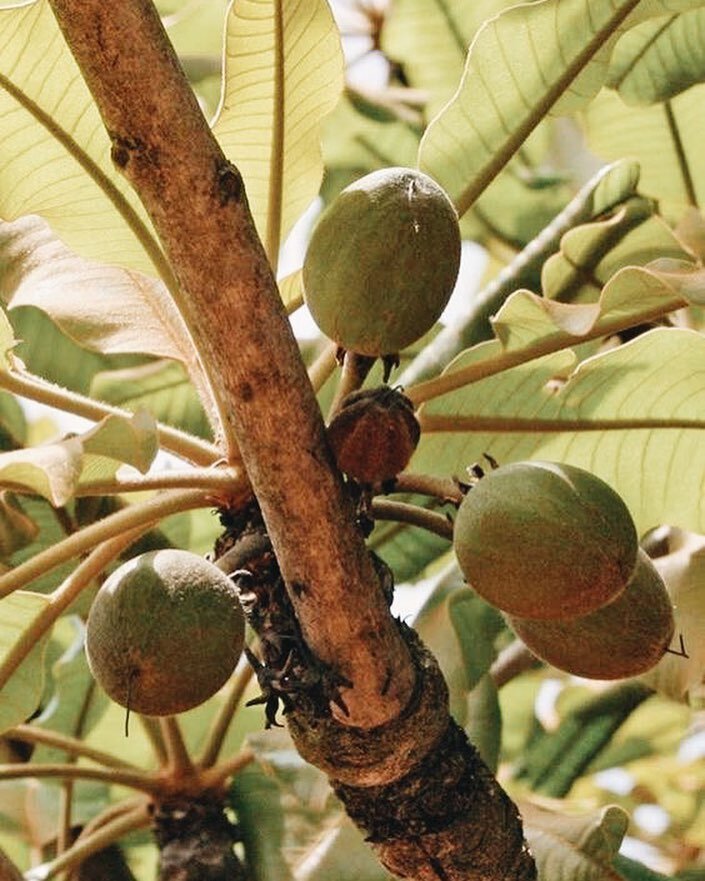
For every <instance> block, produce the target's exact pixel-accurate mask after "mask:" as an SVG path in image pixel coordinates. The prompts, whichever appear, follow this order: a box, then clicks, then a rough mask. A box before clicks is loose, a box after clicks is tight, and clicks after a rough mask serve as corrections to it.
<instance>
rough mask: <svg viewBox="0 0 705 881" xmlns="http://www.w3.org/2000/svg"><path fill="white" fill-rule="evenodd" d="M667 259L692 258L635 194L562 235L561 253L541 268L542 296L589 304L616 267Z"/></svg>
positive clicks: (651, 208) (613, 273)
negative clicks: (611, 211) (601, 217)
mask: <svg viewBox="0 0 705 881" xmlns="http://www.w3.org/2000/svg"><path fill="white" fill-rule="evenodd" d="M665 258H668V259H672V260H683V261H688V260H691V259H692V255H691V254H689V253H688V252H687V251H685V250H684V249H683V246H682V244H681V243H680V242H679V241H678V239H677V238H676V237H675V235H674V234H673V233H672V232H671V230H670V229H669V227H668V226H667V225H666V224H665V223H664V222H663V220H661V218H659V217H658V216H656V215H654V213H653V206H652V204H651V203H650V202H649V201H648V200H647V199H643V198H641V197H638V196H635V197H632V198H631V199H629V200H628V201H627V202H626V203H624V204H623V205H622V206H620V207H619V209H618V210H617V211H615V212H614V214H613V215H612V216H611V217H609V218H607V219H605V220H599V221H595V222H593V223H588V224H584V225H582V226H578V227H575V228H574V229H572V230H570V231H569V232H567V233H566V234H565V235H564V236H563V238H562V239H561V243H560V250H559V251H558V252H557V253H556V254H554V255H553V256H551V257H549V259H548V260H547V261H546V262H545V263H544V265H543V269H542V271H541V282H542V289H543V293H544V295H545V296H547V297H551V298H552V299H555V300H561V301H562V302H572V303H575V302H590V301H592V300H595V299H597V298H598V297H599V295H600V293H601V291H602V288H603V287H604V285H606V284H607V282H608V281H609V280H610V279H611V278H612V276H613V275H615V273H616V272H617V271H618V270H619V269H622V268H623V267H625V266H644V265H646V264H648V263H650V262H651V261H653V260H656V259H665Z"/></svg>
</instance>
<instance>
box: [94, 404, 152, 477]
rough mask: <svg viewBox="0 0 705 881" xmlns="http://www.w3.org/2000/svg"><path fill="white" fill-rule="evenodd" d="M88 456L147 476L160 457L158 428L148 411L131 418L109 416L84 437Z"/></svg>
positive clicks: (141, 411)
mask: <svg viewBox="0 0 705 881" xmlns="http://www.w3.org/2000/svg"><path fill="white" fill-rule="evenodd" d="M80 437H81V441H82V442H83V450H84V452H85V453H87V454H89V455H93V456H100V457H102V458H107V459H112V460H113V461H115V462H118V463H124V464H127V465H132V466H133V467H134V468H137V469H138V470H139V471H141V472H142V473H143V474H145V473H146V472H147V471H148V470H149V468H150V465H151V464H152V462H153V461H154V457H155V456H156V454H157V450H158V448H159V443H158V440H157V425H156V422H155V421H154V417H153V416H152V415H151V413H149V412H148V411H147V410H144V409H140V410H138V411H137V412H136V413H135V414H134V416H131V417H130V418H129V419H127V418H125V417H124V416H106V417H105V418H104V419H101V421H100V422H99V423H98V424H97V425H96V426H95V427H94V428H92V429H91V430H90V431H87V432H85V433H84V434H82V435H81V436H80Z"/></svg>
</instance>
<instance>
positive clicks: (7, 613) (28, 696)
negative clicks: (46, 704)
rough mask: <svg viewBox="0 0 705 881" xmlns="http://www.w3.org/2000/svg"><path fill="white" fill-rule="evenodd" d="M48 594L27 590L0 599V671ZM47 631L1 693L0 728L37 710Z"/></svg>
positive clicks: (39, 612) (41, 688) (21, 719)
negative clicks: (43, 594)
mask: <svg viewBox="0 0 705 881" xmlns="http://www.w3.org/2000/svg"><path fill="white" fill-rule="evenodd" d="M48 602H49V601H48V600H47V598H46V597H45V596H42V595H41V594H37V593H30V592H29V591H26V590H18V591H15V593H13V594H12V595H10V596H8V597H5V598H4V599H1V600H0V672H2V671H3V670H4V668H5V664H6V663H7V661H8V660H9V657H8V656H9V655H10V653H11V652H12V650H13V649H14V648H15V647H16V645H17V643H18V642H19V641H20V640H21V639H23V638H26V637H25V634H26V632H27V631H28V629H29V628H30V627H31V626H32V624H33V623H34V621H35V620H36V619H37V618H38V617H40V616H41V615H42V614H43V613H44V611H45V609H46V608H47V605H48ZM48 640H49V634H45V635H44V636H43V637H42V638H41V639H40V640H39V641H38V642H37V643H36V644H35V645H34V647H33V648H32V649H31V651H30V652H29V654H28V655H27V656H26V657H25V659H24V660H23V661H22V663H21V664H20V665H19V666H18V667H17V669H16V670H15V671H14V672H13V673H12V675H11V676H10V678H9V679H8V680H7V683H6V684H5V686H4V687H3V689H2V693H0V731H6V730H7V729H8V728H11V727H12V726H13V725H18V724H20V723H21V722H24V721H25V720H26V719H28V718H29V717H30V716H31V715H32V713H33V712H34V711H35V710H36V708H37V706H38V704H39V700H40V698H41V696H42V690H43V688H44V652H45V650H46V647H47V643H48Z"/></svg>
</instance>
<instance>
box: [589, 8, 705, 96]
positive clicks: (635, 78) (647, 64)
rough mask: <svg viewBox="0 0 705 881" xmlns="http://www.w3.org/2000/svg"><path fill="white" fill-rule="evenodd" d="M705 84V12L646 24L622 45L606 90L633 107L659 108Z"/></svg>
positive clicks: (631, 33) (616, 51) (615, 53)
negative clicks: (655, 105) (696, 86)
mask: <svg viewBox="0 0 705 881" xmlns="http://www.w3.org/2000/svg"><path fill="white" fill-rule="evenodd" d="M703 80H705V10H703V9H692V10H690V11H689V12H683V13H681V14H680V15H669V16H664V17H660V18H655V19H652V20H650V21H645V22H643V23H642V24H640V25H637V26H636V27H635V28H632V29H631V30H629V31H627V33H626V34H625V35H624V36H623V37H622V39H621V40H620V41H619V42H618V43H617V46H616V47H615V50H614V53H613V55H612V61H611V63H610V69H609V74H608V76H607V81H606V85H608V86H610V88H612V89H617V90H618V92H619V94H620V95H621V96H622V98H623V99H624V100H625V101H626V102H627V104H653V103H655V102H656V101H664V100H666V99H667V98H672V97H673V96H674V95H677V94H678V93H679V92H683V91H684V90H685V89H687V88H689V87H690V86H692V85H695V83H701V82H703Z"/></svg>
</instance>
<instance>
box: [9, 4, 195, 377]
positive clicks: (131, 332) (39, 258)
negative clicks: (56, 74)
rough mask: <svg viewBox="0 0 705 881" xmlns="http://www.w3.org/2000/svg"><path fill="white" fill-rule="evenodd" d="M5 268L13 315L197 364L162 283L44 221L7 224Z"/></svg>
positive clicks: (111, 349) (104, 343)
mask: <svg viewBox="0 0 705 881" xmlns="http://www.w3.org/2000/svg"><path fill="white" fill-rule="evenodd" d="M1 20H2V19H0V21H1ZM0 267H1V268H0V290H2V296H3V299H5V300H6V301H9V305H10V307H11V308H12V307H17V306H35V307H37V308H38V309H41V310H42V311H43V312H46V313H47V314H48V315H49V316H50V317H51V319H52V320H53V321H54V322H55V323H56V324H57V325H58V327H59V328H60V329H61V330H62V331H63V332H64V333H65V334H66V335H67V336H68V337H70V338H71V339H72V340H74V341H75V342H77V343H79V344H80V345H81V346H84V347H86V348H89V349H93V350H95V351H98V352H103V353H104V354H109V353H118V352H138V353H142V354H151V355H157V356H163V357H167V358H174V359H177V360H180V361H184V362H186V363H188V362H193V360H194V355H193V346H192V344H191V341H190V337H189V333H188V331H187V329H186V328H185V326H184V323H183V320H182V319H181V316H180V315H179V313H178V311H177V310H176V308H175V306H174V303H173V301H172V299H171V297H170V296H169V294H168V292H167V291H166V290H165V288H164V285H163V284H162V283H161V282H160V281H157V280H155V279H153V278H150V277H148V276H146V275H142V274H141V273H139V272H135V271H133V270H129V269H122V268H119V267H117V266H110V265H107V264H105V263H98V262H95V261H92V260H86V259H85V258H83V257H79V256H78V255H77V254H75V253H74V252H73V251H71V250H70V249H69V248H67V247H66V246H65V245H64V244H63V243H62V242H61V241H60V240H59V239H57V238H56V236H55V235H54V234H53V233H52V231H51V229H50V228H49V226H47V224H46V223H44V222H43V221H42V220H40V219H39V218H38V217H23V218H20V219H19V220H16V221H15V222H14V223H0Z"/></svg>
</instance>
